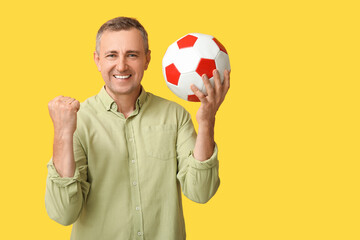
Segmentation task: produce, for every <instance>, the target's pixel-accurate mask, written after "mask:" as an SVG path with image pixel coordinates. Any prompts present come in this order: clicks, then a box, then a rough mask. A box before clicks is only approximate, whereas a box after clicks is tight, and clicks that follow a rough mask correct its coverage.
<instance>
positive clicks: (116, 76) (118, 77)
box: [114, 75, 131, 79]
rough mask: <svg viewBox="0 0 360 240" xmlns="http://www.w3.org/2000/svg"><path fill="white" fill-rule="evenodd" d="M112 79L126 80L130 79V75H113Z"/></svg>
mask: <svg viewBox="0 0 360 240" xmlns="http://www.w3.org/2000/svg"><path fill="white" fill-rule="evenodd" d="M114 77H115V78H117V79H126V78H129V77H131V75H126V76H120V75H114Z"/></svg>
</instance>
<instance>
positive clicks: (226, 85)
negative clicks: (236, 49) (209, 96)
mask: <svg viewBox="0 0 360 240" xmlns="http://www.w3.org/2000/svg"><path fill="white" fill-rule="evenodd" d="M223 85H224V93H225V94H226V93H227V92H228V90H229V88H230V71H229V70H227V69H225V70H224V83H223Z"/></svg>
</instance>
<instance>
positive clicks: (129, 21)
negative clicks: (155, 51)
mask: <svg viewBox="0 0 360 240" xmlns="http://www.w3.org/2000/svg"><path fill="white" fill-rule="evenodd" d="M131 28H135V29H138V30H139V31H140V32H141V35H142V37H143V40H144V49H145V53H147V52H148V51H149V40H148V34H147V32H146V30H145V28H144V27H143V26H142V25H141V24H140V22H139V21H138V20H136V19H135V18H128V17H117V18H114V19H111V20H109V21H107V22H106V23H104V24H103V25H102V26H101V27H100V29H99V31H98V32H97V34H96V52H97V54H99V50H100V49H99V48H100V40H101V36H102V34H103V33H104V32H105V31H121V30H130V29H131Z"/></svg>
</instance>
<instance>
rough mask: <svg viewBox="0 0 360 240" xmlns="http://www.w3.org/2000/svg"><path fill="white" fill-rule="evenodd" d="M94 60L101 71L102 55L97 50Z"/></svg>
mask: <svg viewBox="0 0 360 240" xmlns="http://www.w3.org/2000/svg"><path fill="white" fill-rule="evenodd" d="M94 61H95V64H96V67H97V69H98V71H99V72H101V65H100V56H99V54H97V52H96V51H95V52H94Z"/></svg>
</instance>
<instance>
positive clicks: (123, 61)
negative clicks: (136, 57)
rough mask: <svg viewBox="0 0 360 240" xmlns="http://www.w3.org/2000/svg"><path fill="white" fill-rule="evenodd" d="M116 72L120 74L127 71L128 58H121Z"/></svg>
mask: <svg viewBox="0 0 360 240" xmlns="http://www.w3.org/2000/svg"><path fill="white" fill-rule="evenodd" d="M116 70H117V71H119V72H124V71H126V70H127V63H126V58H124V57H119V59H118V61H117V63H116Z"/></svg>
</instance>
